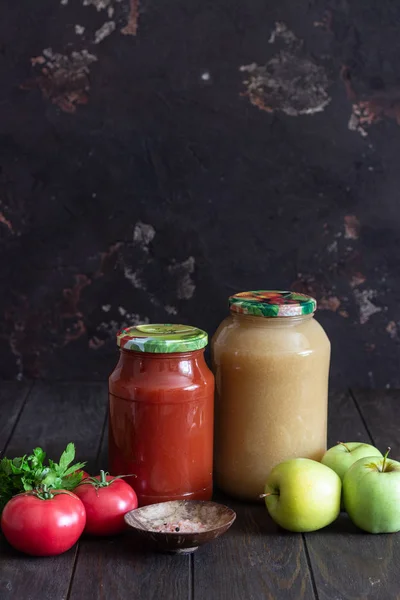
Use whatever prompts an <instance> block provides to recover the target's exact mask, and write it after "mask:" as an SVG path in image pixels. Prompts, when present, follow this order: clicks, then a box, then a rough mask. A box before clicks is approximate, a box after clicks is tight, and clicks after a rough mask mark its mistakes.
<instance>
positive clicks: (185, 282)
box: [168, 256, 196, 300]
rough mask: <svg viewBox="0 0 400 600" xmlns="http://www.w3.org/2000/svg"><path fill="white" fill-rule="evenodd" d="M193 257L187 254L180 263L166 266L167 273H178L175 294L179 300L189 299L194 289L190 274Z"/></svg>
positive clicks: (193, 265) (193, 263) (193, 262)
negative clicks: (187, 256)
mask: <svg viewBox="0 0 400 600" xmlns="http://www.w3.org/2000/svg"><path fill="white" fill-rule="evenodd" d="M194 268H195V259H194V257H193V256H189V258H187V259H186V260H184V261H183V262H181V263H174V264H172V265H170V266H169V267H168V271H169V273H172V274H174V275H178V285H177V290H176V291H177V296H178V298H179V300H190V298H192V297H193V294H194V292H195V290H196V286H195V284H194V281H193V279H192V277H191V275H192V274H193V273H194Z"/></svg>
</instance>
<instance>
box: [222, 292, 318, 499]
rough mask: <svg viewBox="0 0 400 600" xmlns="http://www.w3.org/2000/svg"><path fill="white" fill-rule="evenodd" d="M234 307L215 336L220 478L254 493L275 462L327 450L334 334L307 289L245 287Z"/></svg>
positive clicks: (248, 495)
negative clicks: (321, 319)
mask: <svg viewBox="0 0 400 600" xmlns="http://www.w3.org/2000/svg"><path fill="white" fill-rule="evenodd" d="M229 307H230V316H229V317H227V318H226V319H225V320H224V321H223V322H222V323H221V325H220V326H219V328H218V329H217V331H216V333H215V334H214V337H213V340H212V359H213V368H214V374H215V383H216V399H215V403H216V404H215V458H214V473H215V481H216V484H217V485H218V487H219V488H220V489H222V490H223V491H225V492H226V493H228V494H231V495H233V496H236V497H239V498H242V499H246V500H257V498H258V496H259V495H260V494H261V493H262V492H263V491H264V485H265V482H266V479H267V476H268V474H269V472H270V470H271V469H272V468H273V467H274V466H275V465H276V464H278V463H280V462H281V461H283V460H286V459H288V458H294V457H306V458H312V459H315V460H320V459H321V457H322V455H323V454H324V452H325V450H326V441H327V409H328V375H329V362H330V342H329V340H328V337H327V336H326V334H325V332H324V330H323V329H322V327H321V325H319V323H318V322H317V321H316V320H315V319H314V312H315V309H316V301H315V300H314V299H313V298H311V297H309V296H305V295H303V294H297V293H293V292H286V291H264V290H260V291H252V292H241V293H238V294H235V295H234V296H231V297H230V299H229Z"/></svg>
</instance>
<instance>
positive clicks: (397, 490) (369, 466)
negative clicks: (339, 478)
mask: <svg viewBox="0 0 400 600" xmlns="http://www.w3.org/2000/svg"><path fill="white" fill-rule="evenodd" d="M387 455H388V452H387V453H386V454H385V456H384V457H383V458H379V457H376V456H371V457H366V458H361V459H360V460H358V461H357V462H356V463H354V465H352V466H351V467H350V469H349V470H348V471H347V473H346V474H345V476H344V479H343V500H344V506H345V509H346V511H347V513H348V515H349V517H350V519H351V520H352V521H353V523H354V524H355V525H357V527H359V528H360V529H364V531H368V532H370V533H394V532H396V531H400V463H399V462H397V461H396V460H391V459H388V457H387Z"/></svg>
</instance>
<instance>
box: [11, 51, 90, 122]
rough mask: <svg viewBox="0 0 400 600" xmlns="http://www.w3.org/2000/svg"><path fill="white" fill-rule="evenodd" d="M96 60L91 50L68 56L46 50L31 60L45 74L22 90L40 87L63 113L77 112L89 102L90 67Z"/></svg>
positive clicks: (24, 86) (25, 85) (23, 86)
mask: <svg viewBox="0 0 400 600" xmlns="http://www.w3.org/2000/svg"><path fill="white" fill-rule="evenodd" d="M96 61H97V57H96V56H95V55H94V54H91V53H89V52H88V51H87V50H82V51H81V52H72V53H71V54H70V55H69V56H68V55H66V54H60V53H58V52H53V50H52V49H51V48H46V49H45V50H43V52H42V55H41V56H36V57H34V58H32V59H31V63H32V65H33V66H35V67H39V68H40V73H41V74H40V75H38V76H37V77H35V78H34V79H32V80H30V81H28V82H26V83H25V84H23V85H22V86H21V87H22V88H23V89H33V88H36V87H38V88H39V89H40V90H41V92H42V94H43V96H44V97H45V98H49V99H50V100H51V101H52V102H53V104H56V105H57V106H58V107H59V108H61V110H63V111H64V112H68V113H73V112H75V110H76V107H77V105H78V104H86V103H87V101H88V92H89V90H90V81H89V67H90V65H91V64H92V63H94V62H96Z"/></svg>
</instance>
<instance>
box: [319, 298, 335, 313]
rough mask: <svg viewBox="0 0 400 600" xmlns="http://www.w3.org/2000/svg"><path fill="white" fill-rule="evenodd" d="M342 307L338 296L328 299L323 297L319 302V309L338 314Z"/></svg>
mask: <svg viewBox="0 0 400 600" xmlns="http://www.w3.org/2000/svg"><path fill="white" fill-rule="evenodd" d="M340 305H341V302H340V300H339V298H338V297H337V296H328V297H327V298H326V297H325V296H323V297H322V298H321V300H320V301H319V302H318V309H319V310H331V311H332V312H336V311H337V310H338V308H339V307H340Z"/></svg>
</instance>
